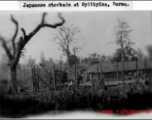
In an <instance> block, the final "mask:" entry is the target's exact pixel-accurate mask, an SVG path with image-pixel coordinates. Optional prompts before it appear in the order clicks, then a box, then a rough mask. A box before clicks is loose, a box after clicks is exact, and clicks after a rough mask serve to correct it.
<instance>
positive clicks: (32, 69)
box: [31, 66, 35, 92]
mask: <svg viewBox="0 0 152 120" xmlns="http://www.w3.org/2000/svg"><path fill="white" fill-rule="evenodd" d="M31 71H32V79H33V92H35V77H34V68H32V66H31Z"/></svg>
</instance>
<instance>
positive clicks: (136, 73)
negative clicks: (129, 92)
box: [136, 58, 138, 85]
mask: <svg viewBox="0 0 152 120" xmlns="http://www.w3.org/2000/svg"><path fill="white" fill-rule="evenodd" d="M136 84H137V85H138V58H137V60H136Z"/></svg>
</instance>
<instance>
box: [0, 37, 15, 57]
mask: <svg viewBox="0 0 152 120" xmlns="http://www.w3.org/2000/svg"><path fill="white" fill-rule="evenodd" d="M0 41H1V42H2V47H3V48H4V50H5V52H6V54H7V56H8V58H9V59H10V60H12V59H13V56H12V54H11V52H10V50H9V48H8V46H7V44H6V41H5V39H4V38H3V37H1V36H0Z"/></svg>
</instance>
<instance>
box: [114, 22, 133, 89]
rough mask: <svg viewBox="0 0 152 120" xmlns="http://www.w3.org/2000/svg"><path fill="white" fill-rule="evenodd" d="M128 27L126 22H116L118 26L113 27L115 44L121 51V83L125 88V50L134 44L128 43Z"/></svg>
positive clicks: (129, 31)
mask: <svg viewBox="0 0 152 120" xmlns="http://www.w3.org/2000/svg"><path fill="white" fill-rule="evenodd" d="M131 31H132V30H131V29H130V26H129V25H128V23H127V22H126V21H123V20H118V25H117V26H115V27H114V35H115V40H116V41H115V43H116V44H117V45H119V46H120V49H121V62H122V81H123V87H124V88H125V80H124V79H125V78H124V57H125V50H127V49H130V48H131V45H132V44H134V43H132V42H131V41H130V38H129V34H130V33H131Z"/></svg>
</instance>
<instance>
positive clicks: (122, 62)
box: [121, 50, 125, 90]
mask: <svg viewBox="0 0 152 120" xmlns="http://www.w3.org/2000/svg"><path fill="white" fill-rule="evenodd" d="M121 64H122V83H123V88H124V90H125V78H124V50H123V51H122V61H121Z"/></svg>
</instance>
